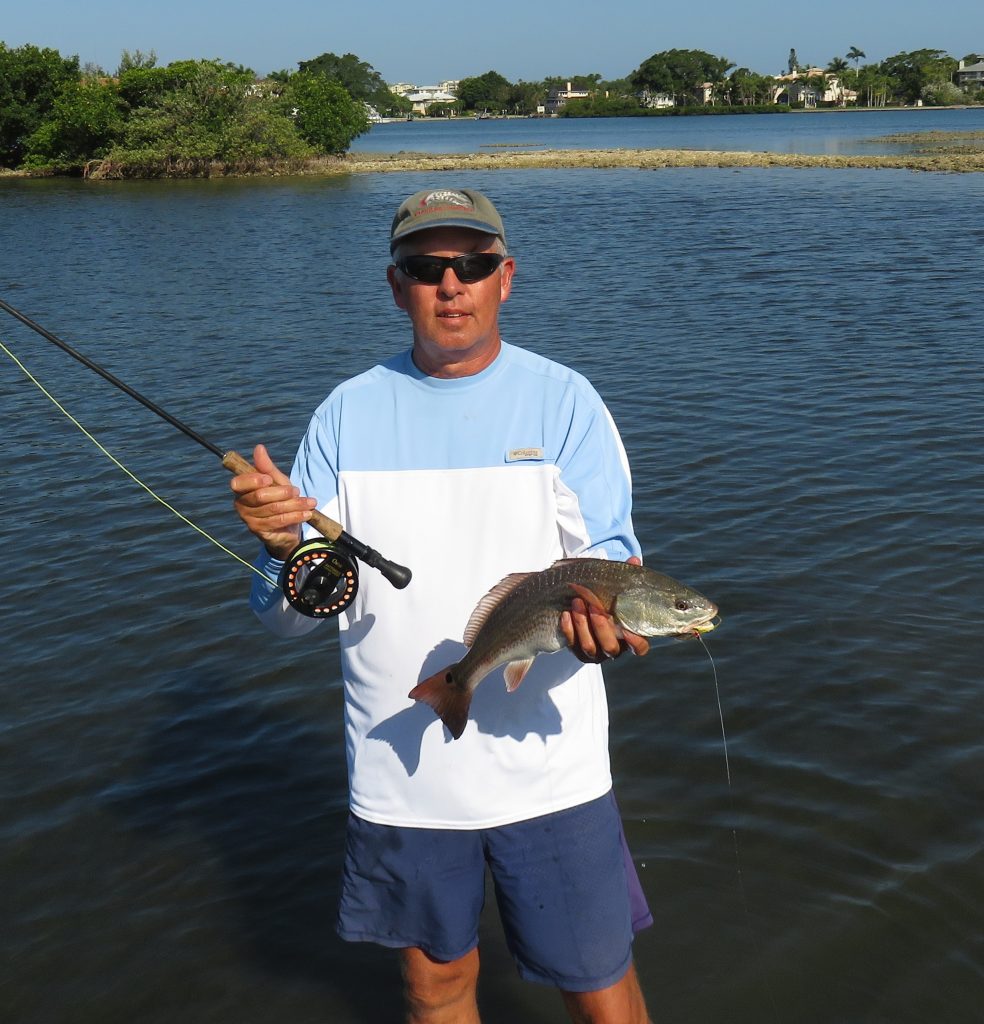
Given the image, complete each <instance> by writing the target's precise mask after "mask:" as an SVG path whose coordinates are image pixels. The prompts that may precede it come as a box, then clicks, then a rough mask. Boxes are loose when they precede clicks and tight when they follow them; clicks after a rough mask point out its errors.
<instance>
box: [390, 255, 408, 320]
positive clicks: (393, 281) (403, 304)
mask: <svg viewBox="0 0 984 1024" xmlns="http://www.w3.org/2000/svg"><path fill="white" fill-rule="evenodd" d="M386 280H387V281H389V286H390V291H392V293H393V301H394V302H395V303H396V304H397V306H398V307H399V308H400V309H406V308H407V298H406V295H405V294H404V292H403V279H402V278H401V277H400V275H399V273H398V272H397V269H396V267H394V266H393V264H392V263H391V264H390V265H389V266H388V267H387V268H386Z"/></svg>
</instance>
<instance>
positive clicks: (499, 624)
mask: <svg viewBox="0 0 984 1024" xmlns="http://www.w3.org/2000/svg"><path fill="white" fill-rule="evenodd" d="M574 597H581V598H583V600H584V601H585V603H586V604H588V605H589V606H591V607H594V608H598V609H600V610H601V611H604V612H606V613H608V614H609V615H611V616H612V617H613V618H614V619H615V622H616V624H617V625H618V626H620V627H621V628H623V629H627V630H629V631H630V632H632V633H638V634H639V635H640V636H647V637H651V636H683V635H687V634H694V633H706V632H707V631H709V630H711V629H713V628H714V626H715V623H714V621H713V620H714V618H715V616H716V615H717V611H718V610H717V606H716V605H715V604H714V603H713V602H711V601H708V599H707V598H706V597H704V596H703V595H701V594H698V593H697V591H696V590H693V589H692V588H691V587H688V586H686V585H685V584H683V583H678V582H677V581H676V580H674V579H671V578H670V577H669V576H664V575H663V574H662V573H660V572H655V571H654V570H653V569H649V568H646V567H645V566H642V565H633V564H630V563H629V562H614V561H609V560H608V559H604V558H564V559H561V560H560V561H558V562H554V564H553V565H552V566H550V568H549V569H544V570H543V571H542V572H520V573H513V574H512V575H510V576H507V577H506V578H505V579H503V580H500V581H499V583H497V584H496V585H495V586H494V587H493V588H492V589H491V590H490V591H489V592H488V593H487V594H486V595H485V597H483V598H482V600H481V601H479V603H478V605H477V606H476V607H475V610H474V611H473V612H472V614H471V618H470V619H469V620H468V625H467V627H466V628H465V635H464V642H465V645H466V646H467V647H468V653H467V654H466V655H465V656H464V657H463V658H462V659H461V661H459V662H456V663H455V664H453V665H449V666H448V667H447V668H444V669H441V671H440V672H436V673H435V674H434V675H432V676H430V677H429V678H427V679H425V680H423V682H421V683H419V684H418V685H417V686H415V687H414V688H413V689H412V690H411V691H410V696H411V697H412V698H413V699H414V700H419V701H423V702H424V703H425V704H428V705H429V706H430V707H431V708H433V709H434V711H435V712H436V714H437V715H438V717H439V718H440V719H441V721H442V722H444V724H445V725H446V726H447V727H448V730H449V731H450V733H451V735H452V736H453V737H454V738H455V739H458V738H459V737H460V736H461V734H462V733H463V732H464V731H465V725H466V724H467V721H468V709H469V707H470V705H471V699H472V693H473V692H474V690H475V687H476V686H478V684H479V683H480V682H481V681H482V680H483V679H484V678H485V677H486V676H487V675H488V674H489V673H490V672H491V671H493V669H496V668H498V667H499V666H500V665H505V666H506V669H505V673H504V674H505V679H506V688H507V689H508V690H509V691H510V692H512V691H513V690H515V689H516V687H517V686H519V684H520V683H521V682H522V681H523V678H524V677H525V675H526V673H527V672H528V671H529V669H530V666H531V665H532V664H533V661H534V659H535V658H536V656H537V655H538V654H546V653H549V652H551V651H559V650H560V649H561V648H562V647H565V646H566V645H567V640H566V638H565V637H564V634H563V633H562V632H561V629H560V613H561V612H563V611H565V610H567V609H569V608H570V606H571V600H572V599H573V598H574Z"/></svg>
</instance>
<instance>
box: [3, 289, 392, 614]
mask: <svg viewBox="0 0 984 1024" xmlns="http://www.w3.org/2000/svg"><path fill="white" fill-rule="evenodd" d="M0 309H2V310H3V311H4V312H5V313H9V314H10V315H11V316H12V317H14V319H16V320H19V321H20V322H21V323H22V324H24V325H25V326H26V327H29V328H30V329H31V330H32V331H34V332H35V333H36V334H40V335H41V337H42V338H44V339H46V340H47V341H50V342H51V343H52V344H53V345H56V346H57V347H58V348H60V349H61V350H62V351H63V352H65V353H66V354H67V355H70V356H71V357H72V358H73V359H75V360H77V361H78V362H80V363H81V364H82V365H83V366H85V367H87V368H88V369H90V370H92V371H93V372H94V373H97V374H99V376H100V377H102V378H103V379H104V380H107V381H109V383H110V384H112V385H113V386H114V387H117V388H119V389H120V391H122V392H124V393H125V394H127V395H129V396H130V397H131V398H134V399H136V400H137V401H138V402H139V403H140V404H141V405H142V406H144V407H145V408H147V409H149V410H150V411H151V412H152V413H154V414H155V415H157V416H159V417H160V418H161V419H162V420H165V421H166V422H168V423H170V424H171V426H172V427H176V428H177V429H178V430H180V431H181V433H182V434H185V435H186V436H187V437H190V438H191V439H192V440H193V441H196V442H197V443H198V444H200V445H201V446H202V447H203V448H206V449H208V451H210V452H211V453H212V454H213V455H215V456H216V457H217V458H218V459H220V460H221V462H222V465H223V466H225V468H226V469H228V470H229V472H230V473H233V474H234V475H236V476H240V475H242V474H243V473H255V472H256V469H255V467H254V466H253V465H252V463H251V462H250V461H249V460H248V459H245V458H243V456H242V455H240V454H239V453H238V452H236V451H223V450H222V449H221V448H219V447H218V446H217V445H214V444H213V443H212V442H211V441H209V440H208V439H207V438H205V437H202V435H201V434H199V433H197V432H196V431H194V430H192V429H191V427H189V426H188V425H187V424H186V423H182V422H181V420H179V419H178V418H177V417H176V416H172V415H171V414H170V413H169V412H167V411H166V410H165V409H162V408H161V407H160V406H159V405H157V404H156V403H155V402H152V401H151V400H150V399H149V398H147V397H145V396H144V395H142V394H140V392H139V391H136V390H135V389H134V388H131V387H130V385H129V384H126V383H124V382H123V381H121V380H120V379H119V377H117V376H115V375H114V374H112V373H110V372H109V370H106V369H104V368H103V367H101V366H99V365H98V364H97V363H94V362H93V361H92V360H91V359H89V358H88V357H86V356H84V355H83V354H82V353H81V352H79V351H78V350H77V349H74V348H72V346H71V345H69V344H68V342H66V341H63V340H62V339H61V338H59V337H58V336H57V335H55V334H52V333H51V332H50V331H47V330H45V329H44V328H43V327H42V326H41V325H40V324H39V323H36V322H35V321H34V320H32V319H31V318H30V317H29V316H25V314H23V313H21V312H20V310H17V309H14V307H13V306H11V305H10V304H9V303H7V302H4V300H3V299H0ZM308 522H309V523H310V524H311V526H313V527H314V529H315V530H317V531H318V533H320V534H321V535H322V536H323V537H324V538H325V539H326V540H328V541H329V542H330V543H337V544H339V545H340V547H341V548H342V549H344V550H345V551H348V552H351V554H353V555H354V556H355V557H356V558H359V559H361V560H362V561H363V562H365V564H366V565H368V566H371V567H372V568H373V569H378V570H379V571H380V572H381V573H382V574H383V576H384V577H385V578H386V579H387V580H388V581H389V582H390V583H392V584H393V586H394V587H396V588H397V589H399V590H402V589H403V588H404V587H405V586H406V585H407V584H408V583H409V582H410V575H411V574H410V570H409V569H407V568H406V567H405V566H402V565H397V564H396V562H391V561H390V560H389V559H388V558H384V557H383V556H382V555H381V554H380V553H379V552H378V551H374V550H373V549H372V548H371V547H369V546H368V545H366V544H363V543H362V542H361V541H359V540H356V539H355V537H353V536H352V535H351V534H349V533H346V531H345V530H344V529H342V525H341V523H336V522H335V520H334V519H329V518H328V516H326V515H324V514H323V513H321V512H318V511H317V510H315V511H313V512H312V513H311V518H310V519H309V520H308ZM302 546H303V545H302ZM321 557H323V556H318V557H317V558H316V559H315V560H316V561H320V560H321ZM307 560H308V561H310V558H309V559H307ZM288 596H289V595H288ZM292 603H293V602H292ZM346 603H347V602H346ZM299 610H303V609H300V608H299ZM320 614H325V613H324V612H321V613H320Z"/></svg>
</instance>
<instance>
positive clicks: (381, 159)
mask: <svg viewBox="0 0 984 1024" xmlns="http://www.w3.org/2000/svg"><path fill="white" fill-rule="evenodd" d="M675 167H690V168H696V167H719V168H721V167H730V168H739V167H793V168H828V169H842V168H866V169H870V170H908V171H928V172H937V173H975V172H978V173H979V172H982V171H984V148H982V149H977V148H976V147H974V148H973V150H972V151H970V152H968V151H967V150H966V149H962V151H959V150H958V151H955V152H929V153H906V154H898V155H886V154H877V155H870V156H866V155H864V154H850V155H836V156H832V155H826V154H813V153H776V152H770V151H764V152H757V151H738V150H703V149H546V150H544V149H538V150H535V151H530V150H521V151H517V150H515V149H511V148H510V149H509V151H508V152H503V151H501V150H497V151H495V152H467V153H420V152H402V151H401V152H399V153H368V152H356V153H347V154H345V155H344V156H340V157H322V158H318V159H315V160H310V161H301V162H295V161H291V162H289V163H281V164H278V163H274V164H271V165H269V166H254V167H251V168H250V169H248V170H247V169H237V168H229V167H227V166H225V165H222V164H219V163H215V164H212V165H210V166H208V167H207V168H205V169H204V171H203V170H202V169H201V168H199V172H198V173H195V174H179V173H175V174H161V175H156V176H155V175H147V174H144V175H133V176H130V175H127V174H126V173H125V170H124V169H122V168H119V167H110V168H106V169H102V168H100V167H99V166H98V165H97V166H96V167H93V168H91V169H89V171H88V173H87V174H86V175H85V176H86V177H87V178H88V179H89V180H93V181H108V180H120V179H121V178H126V179H128V180H143V181H146V180H155V179H157V178H170V179H178V178H190V177H197V178H208V177H216V178H219V177H290V176H294V175H297V176H305V177H313V176H319V175H320V176H324V177H330V176H337V175H343V174H392V173H407V172H415V171H426V172H435V171H455V172H462V171H464V172H469V171H495V170H538V169H540V170H544V169H546V170H556V169H579V168H588V169H637V170H665V169H670V168H675ZM45 177H69V175H55V174H52V173H50V172H48V173H45V172H42V171H11V170H6V169H0V178H45Z"/></svg>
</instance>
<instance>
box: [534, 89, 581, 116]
mask: <svg viewBox="0 0 984 1024" xmlns="http://www.w3.org/2000/svg"><path fill="white" fill-rule="evenodd" d="M590 95H591V93H590V92H588V90H587V89H572V88H571V83H570V82H568V83H567V88H566V89H551V90H550V92H549V93H548V94H547V102H546V104H545V105H544V109H545V110H546V112H547V114H548V115H554V114H556V113H557V112H558V111H559V110H561V109H563V107H565V106H566V105H567V101H568V100H586V99H587V98H588V97H589V96H590Z"/></svg>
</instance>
